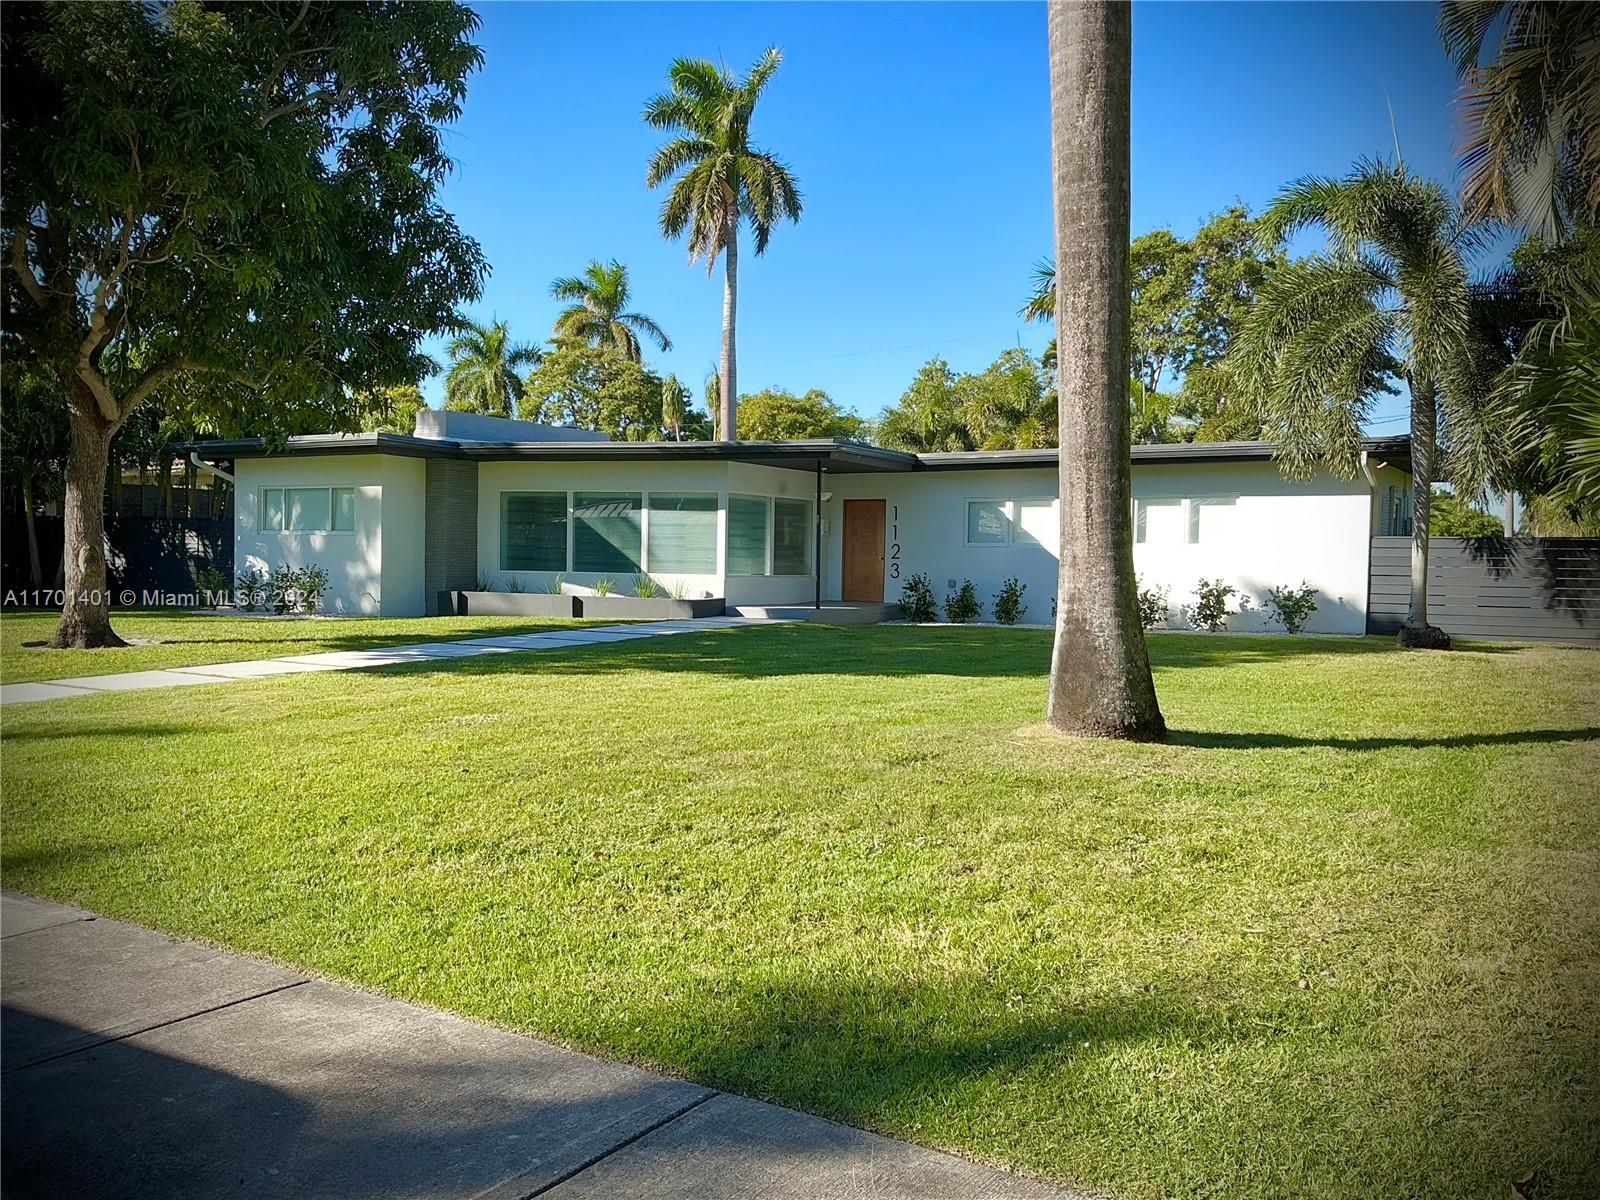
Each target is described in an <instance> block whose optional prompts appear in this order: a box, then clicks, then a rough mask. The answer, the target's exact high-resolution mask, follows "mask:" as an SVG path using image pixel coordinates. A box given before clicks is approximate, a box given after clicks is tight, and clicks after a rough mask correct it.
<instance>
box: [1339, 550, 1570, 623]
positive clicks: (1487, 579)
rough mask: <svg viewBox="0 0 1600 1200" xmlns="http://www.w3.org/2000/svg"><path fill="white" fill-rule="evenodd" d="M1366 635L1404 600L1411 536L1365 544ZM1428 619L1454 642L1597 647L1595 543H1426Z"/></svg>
mask: <svg viewBox="0 0 1600 1200" xmlns="http://www.w3.org/2000/svg"><path fill="white" fill-rule="evenodd" d="M1370 574H1371V579H1370V583H1369V587H1368V602H1367V632H1368V633H1394V632H1396V631H1397V630H1398V629H1399V628H1400V624H1401V622H1403V621H1404V620H1405V619H1406V609H1407V607H1408V606H1409V605H1410V603H1411V539H1410V538H1408V537H1376V538H1373V539H1372V557H1371V567H1370ZM1428 619H1429V620H1430V621H1432V622H1433V624H1435V625H1437V626H1439V628H1441V629H1443V630H1444V631H1445V632H1446V633H1448V634H1449V635H1450V636H1451V637H1453V638H1495V639H1503V640H1506V641H1515V642H1535V641H1538V642H1577V643H1587V644H1590V645H1600V538H1499V537H1494V538H1445V537H1436V538H1432V539H1430V541H1429V549H1428Z"/></svg>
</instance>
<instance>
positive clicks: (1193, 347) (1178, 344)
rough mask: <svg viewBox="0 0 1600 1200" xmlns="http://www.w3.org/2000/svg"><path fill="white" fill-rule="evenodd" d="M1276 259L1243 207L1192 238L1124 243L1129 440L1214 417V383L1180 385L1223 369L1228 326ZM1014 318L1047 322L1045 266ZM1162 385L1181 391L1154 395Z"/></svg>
mask: <svg viewBox="0 0 1600 1200" xmlns="http://www.w3.org/2000/svg"><path fill="white" fill-rule="evenodd" d="M1282 261H1283V256H1282V254H1281V252H1280V251H1279V250H1277V249H1276V248H1272V247H1264V246H1263V245H1262V244H1261V242H1260V240H1259V239H1258V238H1257V237H1256V223H1255V222H1254V221H1253V220H1252V219H1251V217H1250V213H1249V210H1248V209H1246V208H1244V207H1243V206H1242V205H1233V206H1231V207H1229V208H1226V209H1224V210H1223V211H1222V212H1220V213H1217V214H1215V215H1214V216H1211V217H1209V218H1207V220H1206V222H1205V223H1204V224H1203V225H1202V226H1201V227H1200V229H1199V230H1198V231H1197V232H1196V233H1195V235H1194V237H1193V238H1188V239H1185V238H1179V237H1176V236H1175V235H1174V234H1173V233H1172V232H1171V230H1167V229H1157V230H1153V231H1151V232H1150V233H1146V234H1142V235H1141V236H1139V237H1137V238H1135V239H1134V240H1133V241H1132V243H1130V245H1129V248H1128V275H1129V281H1130V283H1129V321H1130V331H1131V335H1130V352H1129V367H1130V375H1131V382H1130V385H1129V392H1128V396H1129V404H1130V407H1131V409H1132V410H1133V411H1132V417H1131V420H1132V427H1133V430H1134V440H1135V441H1157V442H1162V441H1176V440H1187V439H1189V438H1192V437H1194V436H1195V433H1196V430H1197V428H1198V427H1199V426H1201V425H1203V424H1204V423H1205V422H1206V421H1208V420H1209V419H1211V418H1212V417H1214V416H1215V415H1216V413H1217V412H1218V411H1219V410H1218V408H1217V407H1215V406H1216V405H1219V404H1221V403H1224V402H1225V400H1226V397H1225V395H1222V394H1219V393H1218V391H1217V389H1216V386H1215V385H1216V383H1217V382H1218V380H1217V379H1216V378H1215V377H1213V378H1212V379H1211V380H1210V381H1209V383H1210V384H1211V386H1210V387H1205V388H1197V389H1194V390H1192V391H1191V390H1189V389H1188V387H1187V381H1188V377H1189V375H1190V373H1192V372H1196V371H1200V370H1206V369H1210V368H1214V367H1215V366H1216V365H1217V364H1218V363H1219V362H1221V361H1222V359H1223V357H1224V356H1225V355H1226V353H1227V349H1228V341H1229V338H1230V336H1231V333H1232V330H1233V327H1234V325H1235V323H1236V322H1237V321H1238V320H1239V318H1240V317H1241V316H1242V315H1243V313H1244V312H1245V311H1246V310H1247V309H1248V308H1249V306H1250V304H1251V303H1252V302H1253V300H1254V298H1255V295H1256V293H1257V291H1258V290H1259V289H1260V287H1261V284H1262V283H1263V281H1264V280H1265V279H1266V278H1267V276H1268V274H1270V272H1271V271H1272V270H1273V269H1274V268H1275V267H1277V266H1278V265H1279V264H1280V263H1281V262H1282ZM1022 315H1023V316H1025V317H1027V318H1028V319H1029V320H1039V321H1047V320H1052V319H1054V315H1055V267H1054V262H1053V260H1051V259H1043V260H1041V261H1040V262H1039V263H1038V264H1037V265H1036V266H1035V268H1034V275H1033V291H1032V294H1031V296H1030V297H1029V300H1028V303H1027V304H1026V305H1025V306H1024V307H1023V309H1022ZM1168 380H1176V381H1181V384H1182V386H1181V387H1180V388H1179V389H1178V390H1177V391H1176V392H1171V391H1163V385H1164V384H1165V383H1166V382H1167V381H1168Z"/></svg>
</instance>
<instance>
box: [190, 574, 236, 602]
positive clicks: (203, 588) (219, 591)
mask: <svg viewBox="0 0 1600 1200" xmlns="http://www.w3.org/2000/svg"><path fill="white" fill-rule="evenodd" d="M194 585H195V588H196V589H197V590H198V591H199V593H200V595H201V597H202V598H203V599H204V601H205V603H207V604H212V605H217V604H221V603H223V602H224V601H225V600H227V598H228V577H227V576H226V575H224V574H223V573H222V572H221V571H219V570H217V568H215V567H201V568H200V569H199V570H198V571H196V572H195V573H194Z"/></svg>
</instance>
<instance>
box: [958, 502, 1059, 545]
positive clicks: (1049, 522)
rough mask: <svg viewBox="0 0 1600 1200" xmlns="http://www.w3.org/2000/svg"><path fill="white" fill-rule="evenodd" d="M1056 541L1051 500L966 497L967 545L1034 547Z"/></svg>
mask: <svg viewBox="0 0 1600 1200" xmlns="http://www.w3.org/2000/svg"><path fill="white" fill-rule="evenodd" d="M1059 540H1060V534H1059V531H1058V529H1057V526H1056V502H1055V501H1054V500H968V501H967V545H969V546H1037V547H1043V548H1046V549H1049V550H1051V551H1052V552H1053V551H1054V550H1055V547H1056V545H1057V543H1058V542H1059Z"/></svg>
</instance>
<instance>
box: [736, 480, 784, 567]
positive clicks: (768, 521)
mask: <svg viewBox="0 0 1600 1200" xmlns="http://www.w3.org/2000/svg"><path fill="white" fill-rule="evenodd" d="M775 499H776V497H774V496H758V495H756V494H754V493H752V492H729V493H728V520H727V532H726V533H725V534H724V536H723V542H724V559H723V576H724V578H737V579H770V578H772V514H773V511H774V510H775V508H776V507H777V506H776V505H774V504H773V501H774V500H775ZM735 500H755V501H759V502H760V503H761V504H762V505H764V506H765V508H766V517H765V520H764V521H763V526H762V528H763V532H762V555H761V563H762V569H761V572H760V574H756V575H753V574H751V573H750V572H748V571H735V570H734V569H733V502H734V501H735Z"/></svg>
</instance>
